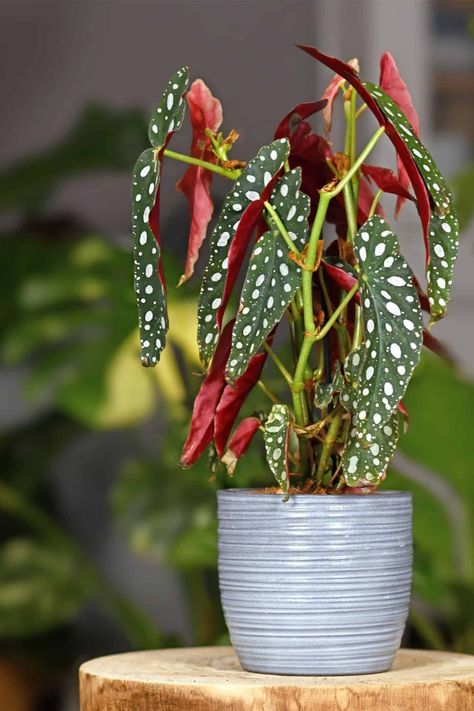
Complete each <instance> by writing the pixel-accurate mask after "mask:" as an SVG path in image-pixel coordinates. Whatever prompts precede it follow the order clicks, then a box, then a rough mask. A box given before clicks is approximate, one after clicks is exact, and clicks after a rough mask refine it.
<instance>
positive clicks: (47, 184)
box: [0, 107, 474, 652]
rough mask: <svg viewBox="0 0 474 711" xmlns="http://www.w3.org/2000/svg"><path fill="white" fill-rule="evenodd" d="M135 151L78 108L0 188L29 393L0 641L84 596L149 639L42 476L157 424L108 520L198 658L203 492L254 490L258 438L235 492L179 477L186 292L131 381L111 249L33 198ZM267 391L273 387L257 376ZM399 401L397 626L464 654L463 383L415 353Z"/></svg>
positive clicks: (13, 496)
mask: <svg viewBox="0 0 474 711" xmlns="http://www.w3.org/2000/svg"><path fill="white" fill-rule="evenodd" d="M144 137H145V128H144V122H143V120H142V117H141V116H140V115H138V114H136V113H134V112H111V111H108V110H106V109H103V108H101V107H95V108H92V109H90V110H87V111H86V112H85V113H84V115H83V116H82V117H81V119H80V120H79V122H78V125H77V126H76V127H75V128H73V130H72V131H71V133H70V134H69V136H66V137H65V138H64V140H63V141H62V142H61V143H60V144H59V145H58V146H55V147H53V148H52V149H50V150H49V151H45V152H44V153H43V154H41V155H39V156H36V157H34V158H33V159H32V160H28V161H27V160H25V161H22V163H21V164H19V165H17V166H14V167H12V169H11V170H10V171H7V172H5V173H4V174H2V175H0V211H3V212H6V211H10V212H11V211H12V210H15V211H16V213H17V214H18V217H19V221H18V227H17V228H15V229H10V230H9V232H8V233H5V234H3V235H2V236H1V237H0V259H1V260H2V264H5V265H8V268H7V269H5V270H4V272H5V273H4V276H3V278H2V280H0V296H1V301H2V307H3V308H2V310H1V312H0V356H1V358H2V361H3V363H4V364H6V365H7V366H9V367H16V366H21V367H22V368H23V369H26V370H27V372H28V386H27V387H28V393H29V396H30V397H31V398H34V399H35V401H37V402H40V403H41V408H40V409H39V410H38V414H32V416H31V417H30V419H29V420H28V422H26V423H23V424H21V425H18V426H14V427H13V426H10V427H5V429H4V431H3V432H2V433H1V435H0V454H1V455H2V462H3V467H2V481H1V484H0V511H1V512H2V523H1V524H0V639H3V640H6V639H10V640H11V639H23V638H25V637H31V636H33V635H37V634H39V633H41V632H45V631H48V630H54V629H57V628H59V627H61V626H62V625H64V624H65V623H66V622H67V621H68V620H70V619H72V618H73V617H74V616H75V615H76V614H77V612H78V611H79V610H80V609H81V608H82V606H83V605H85V604H86V603H87V602H88V601H90V600H91V599H94V600H100V601H101V602H102V603H103V604H104V605H105V606H106V607H107V608H108V609H109V611H110V612H111V614H113V615H114V616H115V617H116V619H117V620H119V622H120V624H121V626H122V628H123V630H124V631H125V633H126V634H127V635H128V637H129V639H130V640H131V643H132V644H133V645H135V646H141V647H146V646H158V645H160V644H163V643H166V639H164V638H163V637H162V635H160V633H159V631H158V630H156V629H154V628H153V626H151V625H150V624H149V623H148V621H147V620H146V619H145V618H144V616H143V615H142V614H141V612H140V611H139V610H136V609H135V608H134V607H133V605H131V604H130V603H129V601H127V600H125V599H123V598H121V597H120V596H119V595H117V593H116V592H115V591H114V590H112V589H111V588H110V586H109V585H108V583H107V581H104V580H103V579H102V577H101V575H100V572H99V571H97V570H95V568H94V566H93V565H92V564H91V563H90V561H89V560H88V559H87V558H86V557H85V556H84V554H83V552H82V551H81V550H79V548H78V547H77V545H76V543H75V541H74V540H73V539H71V537H70V536H69V535H68V534H67V532H65V531H64V529H63V527H62V526H61V525H60V523H59V520H58V516H57V513H56V512H55V509H54V506H52V504H51V499H50V493H49V490H48V479H47V476H46V474H47V471H48V468H49V467H50V465H51V463H52V462H53V461H54V459H55V457H56V455H57V454H58V452H60V451H61V449H62V448H63V447H65V446H66V445H67V444H68V443H69V442H71V441H73V440H74V439H75V438H77V437H79V436H80V435H82V434H83V433H84V432H85V431H87V430H90V429H95V430H108V429H120V430H122V431H124V432H125V431H130V430H132V431H134V430H136V429H137V428H138V427H140V426H143V425H146V424H147V423H148V422H149V421H150V419H151V418H154V423H155V422H156V418H157V417H158V420H159V421H160V431H161V435H160V439H159V441H157V442H156V446H155V451H154V453H153V454H151V455H150V451H149V447H148V448H147V446H146V444H145V443H144V444H143V446H141V445H140V441H142V440H141V439H140V438H138V440H137V441H136V447H135V451H136V455H135V456H134V457H133V459H130V461H128V462H127V463H126V464H125V466H124V467H123V470H122V472H121V474H120V476H119V477H118V479H117V481H116V482H115V483H114V486H113V490H112V492H111V508H112V511H113V514H114V517H115V521H116V523H117V526H118V528H119V530H120V531H121V532H122V533H123V535H125V536H126V537H127V539H128V541H129V543H130V546H131V548H132V549H133V551H135V553H136V554H137V555H141V556H147V557H149V558H150V559H152V560H154V561H156V562H157V563H160V564H165V565H168V566H171V567H172V568H173V569H174V570H175V571H176V572H177V573H178V574H179V575H180V576H181V579H182V581H183V584H184V586H185V589H186V592H187V601H188V605H189V610H190V613H191V614H190V616H191V619H192V621H193V625H194V633H195V640H196V642H198V643H201V644H206V643H213V642H216V641H217V642H224V641H225V640H226V630H225V625H224V622H223V619H222V614H221V610H220V604H219V598H218V586H217V574H216V511H215V508H216V505H215V490H216V489H217V488H219V487H227V486H232V485H237V486H266V485H268V484H270V483H271V477H270V476H269V475H268V474H267V472H266V469H265V466H264V464H263V457H262V443H261V442H260V440H259V438H258V437H257V438H256V439H255V442H254V443H253V444H252V447H251V449H250V451H249V454H248V455H247V456H246V458H245V459H244V460H243V462H241V463H239V464H238V466H237V470H236V474H235V479H234V480H232V479H229V478H228V477H227V475H225V474H224V473H223V472H222V471H218V472H217V474H216V476H215V477H214V478H211V477H210V473H209V469H208V466H207V461H206V458H205V457H204V458H203V459H202V460H201V461H200V462H198V463H197V464H196V466H195V467H193V468H192V469H190V470H182V469H180V468H179V467H178V464H177V462H178V460H179V453H180V448H181V445H182V442H183V441H184V438H185V434H186V427H187V420H188V417H189V413H190V409H191V407H192V402H193V396H194V395H195V393H196V392H197V389H198V387H199V383H200V378H199V376H194V375H191V376H190V375H189V373H190V372H191V373H192V372H193V371H197V370H198V360H197V352H196V346H195V326H196V324H195V320H194V301H193V297H194V292H193V287H192V286H188V287H186V289H185V290H175V289H173V288H172V287H171V288H170V295H169V298H170V309H171V311H172V314H171V319H170V321H171V324H172V325H173V324H179V328H175V329H174V330H172V331H171V332H170V336H169V345H168V348H167V350H166V351H165V353H164V355H163V359H162V362H160V365H159V367H158V368H157V369H153V370H150V369H143V368H142V367H141V365H140V361H139V353H138V350H139V349H138V338H137V333H136V313H135V305H134V300H133V293H132V279H131V257H130V255H129V253H128V250H126V249H123V248H122V247H120V246H119V245H117V244H116V243H114V241H113V240H111V239H108V238H105V237H103V236H100V235H96V234H94V233H93V232H92V231H91V230H90V229H84V228H81V226H80V223H79V222H78V221H75V220H72V221H71V223H61V222H60V223H57V222H56V221H55V220H54V219H53V217H54V216H51V215H50V214H49V213H48V199H49V198H50V197H51V196H52V195H53V194H54V191H55V189H56V188H57V187H58V186H59V185H60V183H61V182H62V181H63V180H64V179H69V178H71V177H73V176H74V175H79V174H84V173H87V172H95V171H98V170H119V169H124V170H126V171H127V172H128V171H129V170H130V167H131V165H132V163H133V160H134V157H135V155H136V154H137V153H138V152H139V150H140V148H141V146H142V145H144ZM463 214H466V213H463ZM26 217H28V220H26ZM166 257H167V259H166V264H167V270H168V274H167V276H168V282H169V283H170V284H175V283H176V282H177V280H178V277H179V274H180V269H179V265H177V264H176V262H175V260H174V259H173V256H172V255H170V254H167V255H166ZM266 379H267V380H268V384H269V385H270V386H271V387H272V388H273V387H274V383H273V382H272V373H271V369H270V372H269V375H268V377H266ZM261 397H263V396H262V395H261V394H260V392H259V391H257V392H256V393H254V394H253V396H252V398H251V399H250V401H249V402H248V403H247V404H246V406H245V407H246V412H251V411H252V410H253V409H257V408H258V407H259V406H260V404H261V402H260V398H261ZM406 405H407V407H408V410H409V413H410V422H411V424H410V428H409V431H408V433H407V434H406V435H405V436H404V437H402V439H401V444H400V450H401V453H402V455H403V458H401V459H399V460H398V462H397V464H396V469H397V471H396V472H395V471H394V472H392V473H390V474H389V475H388V477H387V481H386V482H385V484H384V486H386V487H389V488H397V487H399V488H404V489H409V490H410V491H412V492H413V496H414V502H415V543H416V562H415V578H414V593H415V600H414V606H413V614H412V630H413V631H414V633H415V635H416V638H415V639H416V641H417V643H418V644H420V643H424V644H426V645H427V646H443V647H448V648H452V649H457V650H459V651H465V652H474V612H473V611H474V604H473V596H474V581H473V570H472V567H473V566H472V550H473V546H474V541H473V530H472V522H473V520H474V488H473V487H472V485H471V482H470V473H471V470H472V468H473V465H474V454H473V449H472V447H470V441H469V439H470V437H471V432H472V425H471V417H472V412H473V410H474V385H473V384H472V383H469V382H466V381H465V380H464V379H463V378H462V377H461V376H460V375H459V374H458V373H457V372H456V371H455V369H454V368H453V367H452V366H450V365H447V364H445V363H444V362H442V361H441V360H440V359H438V358H435V357H425V358H424V359H423V364H422V366H421V367H420V368H419V370H418V371H417V373H416V375H415V377H414V379H413V382H412V385H411V386H410V389H409V392H408V395H407V398H406ZM33 412H35V411H33ZM158 413H159V414H158ZM154 426H155V425H154ZM142 439H145V438H142ZM417 466H418V467H421V468H418V469H417ZM322 604H324V601H322ZM110 651H113V650H110Z"/></svg>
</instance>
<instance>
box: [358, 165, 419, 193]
mask: <svg viewBox="0 0 474 711" xmlns="http://www.w3.org/2000/svg"><path fill="white" fill-rule="evenodd" d="M362 172H363V173H364V175H366V176H367V177H368V178H370V179H371V180H373V181H374V183H375V184H376V186H377V187H378V189H379V190H383V192H384V193H391V194H392V195H398V196H399V197H402V198H404V199H407V200H414V197H413V195H411V193H409V192H408V190H406V188H405V187H404V186H403V184H402V181H401V180H400V174H399V177H398V178H397V176H396V175H395V173H394V172H393V170H390V168H380V167H379V166H376V165H363V166H362Z"/></svg>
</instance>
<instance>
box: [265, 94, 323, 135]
mask: <svg viewBox="0 0 474 711" xmlns="http://www.w3.org/2000/svg"><path fill="white" fill-rule="evenodd" d="M326 104H327V101H326V99H321V100H320V101H308V102H306V103H303V104H298V105H297V106H295V108H294V109H292V110H291V111H290V112H289V113H287V114H286V116H284V117H283V118H282V120H281V121H280V123H279V124H278V126H277V127H276V130H275V140H277V139H278V138H290V137H291V136H292V134H293V133H294V131H295V129H296V128H297V127H298V125H299V123H300V122H301V121H302V120H303V119H305V118H308V117H309V116H312V115H313V114H315V113H316V112H318V111H321V109H324V107H325V106H326Z"/></svg>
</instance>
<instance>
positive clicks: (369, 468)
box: [342, 413, 399, 487]
mask: <svg viewBox="0 0 474 711" xmlns="http://www.w3.org/2000/svg"><path fill="white" fill-rule="evenodd" d="M351 425H352V428H351V430H350V432H349V437H348V440H347V443H346V446H345V449H344V452H343V454H342V469H343V472H344V479H345V480H346V484H347V485H348V486H351V487H358V486H367V485H370V484H377V483H379V482H380V481H382V479H384V477H385V472H386V470H387V467H388V465H389V463H390V460H391V458H392V456H393V454H394V452H395V449H396V446H397V442H398V434H399V428H398V415H397V413H393V414H392V415H391V416H390V419H389V420H388V422H386V423H385V424H384V425H381V426H380V427H379V428H378V429H377V430H376V431H375V432H374V434H372V435H367V440H368V441H365V442H364V439H363V434H362V433H361V432H360V431H359V429H358V420H357V415H354V416H353V418H352V422H351ZM369 438H370V439H369Z"/></svg>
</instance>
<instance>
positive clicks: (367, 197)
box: [357, 175, 384, 227]
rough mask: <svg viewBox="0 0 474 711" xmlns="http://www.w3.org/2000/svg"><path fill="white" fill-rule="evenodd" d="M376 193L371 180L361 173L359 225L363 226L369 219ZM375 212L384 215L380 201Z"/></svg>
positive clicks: (358, 204) (358, 205)
mask: <svg viewBox="0 0 474 711" xmlns="http://www.w3.org/2000/svg"><path fill="white" fill-rule="evenodd" d="M374 197H375V195H374V193H373V192H372V190H371V187H370V185H369V181H368V180H367V178H366V177H365V176H364V175H361V178H360V181H359V199H358V203H357V225H358V227H361V226H362V225H363V224H364V222H367V220H368V219H369V213H370V209H371V207H372V203H373V201H374ZM375 214H376V215H381V216H382V217H383V216H384V211H383V208H382V206H381V205H380V203H379V204H378V205H377V207H376V208H375Z"/></svg>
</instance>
